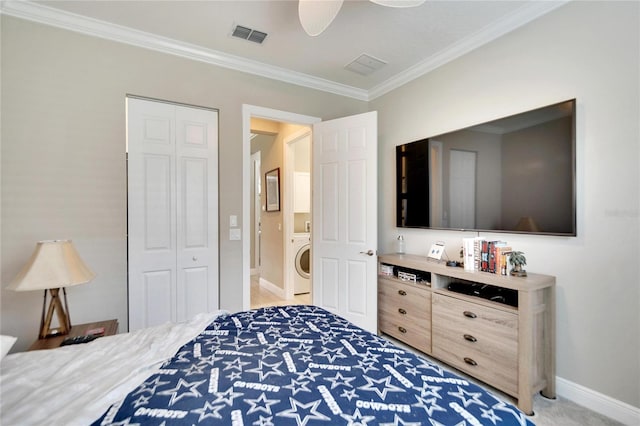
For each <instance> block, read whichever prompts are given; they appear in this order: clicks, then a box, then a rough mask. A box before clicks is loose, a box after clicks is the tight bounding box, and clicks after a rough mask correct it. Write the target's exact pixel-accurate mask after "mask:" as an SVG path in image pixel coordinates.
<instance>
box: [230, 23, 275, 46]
mask: <svg viewBox="0 0 640 426" xmlns="http://www.w3.org/2000/svg"><path fill="white" fill-rule="evenodd" d="M231 35H232V36H233V37H237V38H241V39H243V40H248V41H252V42H254V43H258V44H262V42H263V41H264V39H265V38H267V33H263V32H262V31H258V30H253V29H251V28H248V27H243V26H242V25H236V26H235V28H234V29H233V32H232V33H231Z"/></svg>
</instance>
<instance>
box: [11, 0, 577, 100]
mask: <svg viewBox="0 0 640 426" xmlns="http://www.w3.org/2000/svg"><path fill="white" fill-rule="evenodd" d="M569 1H571V0H557V1H535V2H531V3H529V4H528V5H527V6H525V7H523V8H521V9H518V10H517V11H516V12H514V13H512V14H511V15H509V16H507V17H506V18H504V19H502V20H500V21H499V22H498V23H496V24H494V25H491V26H488V27H486V28H484V29H483V30H481V31H479V32H478V33H476V34H474V35H472V36H470V37H467V38H466V39H463V40H461V41H460V42H458V43H455V44H454V45H453V46H450V47H448V48H446V49H445V50H442V51H440V52H439V53H437V54H436V55H434V56H431V57H430V58H428V59H426V60H424V61H422V62H419V63H418V64H416V65H414V66H412V67H411V68H409V69H407V70H406V71H403V72H401V73H399V74H397V75H395V76H394V77H391V78H390V79H388V80H386V81H385V82H383V83H382V84H379V85H377V86H375V87H374V88H372V89H371V90H366V89H360V88H357V87H353V86H348V85H345V84H340V83H336V82H334V81H330V80H326V79H323V78H318V77H314V76H312V75H309V74H304V73H300V72H296V71H292V70H288V69H285V68H281V67H276V66H273V65H268V64H265V63H262V62H258V61H253V60H251V59H247V58H243V57H240V56H235V55H230V54H227V53H224V52H220V51H217V50H213V49H207V48H204V47H202V46H198V45H194V44H190V43H184V42H181V41H177V40H174V39H170V38H167V37H162V36H158V35H155V34H151V33H147V32H144V31H139V30H135V29H132V28H128V27H124V26H121V25H116V24H111V23H108V22H105V21H100V20H97V19H94V18H89V17H86V16H82V15H78V14H75V13H70V12H65V11H62V10H59V9H55V8H51V7H48V6H44V5H41V4H38V3H31V2H30V1H2V4H1V6H0V14H5V15H9V16H13V17H16V18H21V19H26V20H29V21H34V22H38V23H41V24H45V25H50V26H54V27H58V28H62V29H65V30H69V31H74V32H78V33H81V34H85V35H89V36H93V37H99V38H103V39H106V40H111V41H115V42H119V43H125V44H129V45H132V46H137V47H142V48H144V49H149V50H155V51H157V52H162V53H166V54H169V55H174V56H179V57H183V58H186V59H190V60H194V61H199V62H204V63H207V64H211V65H216V66H220V67H224V68H229V69H232V70H235V71H240V72H244V73H248V74H253V75H258V76H261V77H265V78H270V79H273V80H278V81H282V82H285V83H289V84H295V85H297V86H302V87H307V88H310V89H315V90H320V91H324V92H328V93H333V94H335V95H340V96H346V97H349V98H353V99H357V100H360V101H372V100H374V99H376V98H378V97H380V96H382V95H384V94H386V93H389V92H390V91H392V90H394V89H396V88H398V87H400V86H402V85H404V84H407V83H409V82H410V81H412V80H415V79H417V78H419V77H421V76H423V75H425V74H427V73H428V72H430V71H433V70H434V69H436V68H438V67H440V66H442V65H444V64H446V63H448V62H450V61H453V60H454V59H457V58H459V57H461V56H462V55H464V54H466V53H469V52H471V51H472V50H474V49H477V48H478V47H480V46H482V45H484V44H486V43H489V42H490V41H492V40H495V39H497V38H498V37H501V36H503V35H505V34H507V33H509V32H510V31H513V30H515V29H516V28H518V27H520V26H522V25H525V24H526V23H528V22H531V21H532V20H534V19H536V18H538V17H540V16H542V15H544V14H546V13H548V12H551V11H552V10H554V9H556V8H558V7H560V6H562V5H564V4H566V3H568V2H569Z"/></svg>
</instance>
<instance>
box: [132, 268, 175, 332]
mask: <svg viewBox="0 0 640 426" xmlns="http://www.w3.org/2000/svg"><path fill="white" fill-rule="evenodd" d="M174 276H175V272H174V271H173V270H171V269H165V270H163V271H150V272H145V273H144V277H143V282H144V288H143V297H141V300H140V303H141V305H142V306H141V308H140V309H139V311H140V313H141V314H143V315H142V318H140V320H141V322H142V323H145V324H162V323H164V322H167V321H173V318H175V312H176V310H175V307H174V303H173V299H174V295H175V292H174V291H173V282H174Z"/></svg>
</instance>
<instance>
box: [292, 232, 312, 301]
mask: <svg viewBox="0 0 640 426" xmlns="http://www.w3.org/2000/svg"><path fill="white" fill-rule="evenodd" d="M293 252H294V253H295V259H294V265H295V266H294V267H295V273H294V278H293V293H294V294H302V293H309V292H310V291H311V234H309V233H306V232H305V233H299V234H293Z"/></svg>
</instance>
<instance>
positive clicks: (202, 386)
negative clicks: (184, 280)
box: [0, 305, 533, 426]
mask: <svg viewBox="0 0 640 426" xmlns="http://www.w3.org/2000/svg"><path fill="white" fill-rule="evenodd" d="M0 371H1V376H0V386H1V387H2V399H1V409H2V410H1V413H2V414H1V415H2V417H1V418H0V423H1V424H3V425H5V424H6V425H12V424H21V425H24V424H65V425H88V424H94V425H116V424H117V425H120V424H145V425H147V424H148V425H171V424H185V425H195V424H207V425H208V424H220V425H316V424H325V425H342V424H344V425H355V424H358V425H364V424H369V425H373V424H376V425H430V426H434V425H532V424H533V423H532V422H531V421H530V420H529V419H528V418H527V417H526V416H525V415H524V414H523V413H522V412H521V411H519V410H518V409H517V408H516V407H515V406H514V405H512V404H510V403H508V402H505V401H503V400H501V399H500V398H498V397H497V396H494V395H493V394H492V393H490V392H488V391H487V390H484V389H483V388H481V387H480V386H477V385H475V384H473V383H471V382H469V381H467V380H466V379H464V378H462V377H460V376H457V375H456V374H454V373H451V372H449V371H447V370H445V369H443V368H442V367H440V366H438V365H436V364H434V363H431V362H429V361H427V360H425V359H424V358H421V357H419V356H416V355H414V354H413V353H411V352H409V351H406V350H403V349H401V348H399V347H398V346H395V345H394V344H392V343H391V342H390V341H388V340H386V339H384V338H382V337H379V336H377V335H374V334H371V333H369V332H366V331H364V330H362V329H360V328H358V327H356V326H354V325H353V324H351V323H350V322H348V321H347V320H345V319H343V318H341V317H339V316H336V315H334V314H332V313H330V312H328V311H326V310H323V309H321V308H318V307H314V306H302V305H297V306H284V307H270V308H261V309H256V310H251V311H244V312H239V313H235V314H230V313H224V312H218V313H215V314H209V315H200V316H198V317H196V318H194V319H193V320H191V321H189V322H187V323H184V324H165V325H163V326H161V327H155V328H151V329H147V330H141V331H138V332H132V333H126V334H121V335H117V336H110V337H104V338H101V339H97V340H95V341H93V342H91V343H88V344H83V345H74V346H67V347H62V348H58V349H54V350H48V351H35V352H27V353H18V354H12V355H8V356H7V357H6V358H5V359H4V360H3V361H2V364H0Z"/></svg>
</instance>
